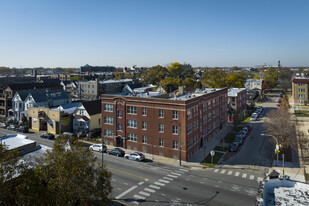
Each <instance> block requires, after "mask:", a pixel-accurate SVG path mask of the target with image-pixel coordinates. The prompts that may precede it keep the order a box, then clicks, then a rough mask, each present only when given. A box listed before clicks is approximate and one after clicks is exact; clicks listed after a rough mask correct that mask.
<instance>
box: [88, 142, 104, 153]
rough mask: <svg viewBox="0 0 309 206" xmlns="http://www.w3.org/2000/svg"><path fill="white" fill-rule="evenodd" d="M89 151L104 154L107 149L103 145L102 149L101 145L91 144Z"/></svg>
mask: <svg viewBox="0 0 309 206" xmlns="http://www.w3.org/2000/svg"><path fill="white" fill-rule="evenodd" d="M89 149H90V150H92V151H98V152H102V151H103V152H106V151H107V147H106V146H105V145H103V148H102V144H93V145H91V146H90V147H89Z"/></svg>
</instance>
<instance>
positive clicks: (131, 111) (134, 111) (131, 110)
mask: <svg viewBox="0 0 309 206" xmlns="http://www.w3.org/2000/svg"><path fill="white" fill-rule="evenodd" d="M127 114H137V108H136V107H135V106H127Z"/></svg>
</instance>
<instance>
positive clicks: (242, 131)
mask: <svg viewBox="0 0 309 206" xmlns="http://www.w3.org/2000/svg"><path fill="white" fill-rule="evenodd" d="M238 135H240V136H241V137H242V138H243V139H244V138H245V137H246V136H247V132H246V131H244V130H241V131H240V132H239V133H238Z"/></svg>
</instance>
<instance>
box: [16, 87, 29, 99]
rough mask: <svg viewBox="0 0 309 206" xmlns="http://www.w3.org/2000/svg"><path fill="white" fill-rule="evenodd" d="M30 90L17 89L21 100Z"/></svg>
mask: <svg viewBox="0 0 309 206" xmlns="http://www.w3.org/2000/svg"><path fill="white" fill-rule="evenodd" d="M31 91H32V90H21V91H18V92H17V93H18V95H19V97H20V98H21V101H25V99H26V98H27V96H28V94H29V93H30V92H31Z"/></svg>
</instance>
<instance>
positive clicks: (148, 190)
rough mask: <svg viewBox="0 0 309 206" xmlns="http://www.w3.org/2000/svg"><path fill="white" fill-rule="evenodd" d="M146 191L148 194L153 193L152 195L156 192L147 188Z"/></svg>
mask: <svg viewBox="0 0 309 206" xmlns="http://www.w3.org/2000/svg"><path fill="white" fill-rule="evenodd" d="M144 190H145V191H147V192H152V193H155V192H156V191H155V190H153V189H149V188H147V187H146V188H145V189H144Z"/></svg>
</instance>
